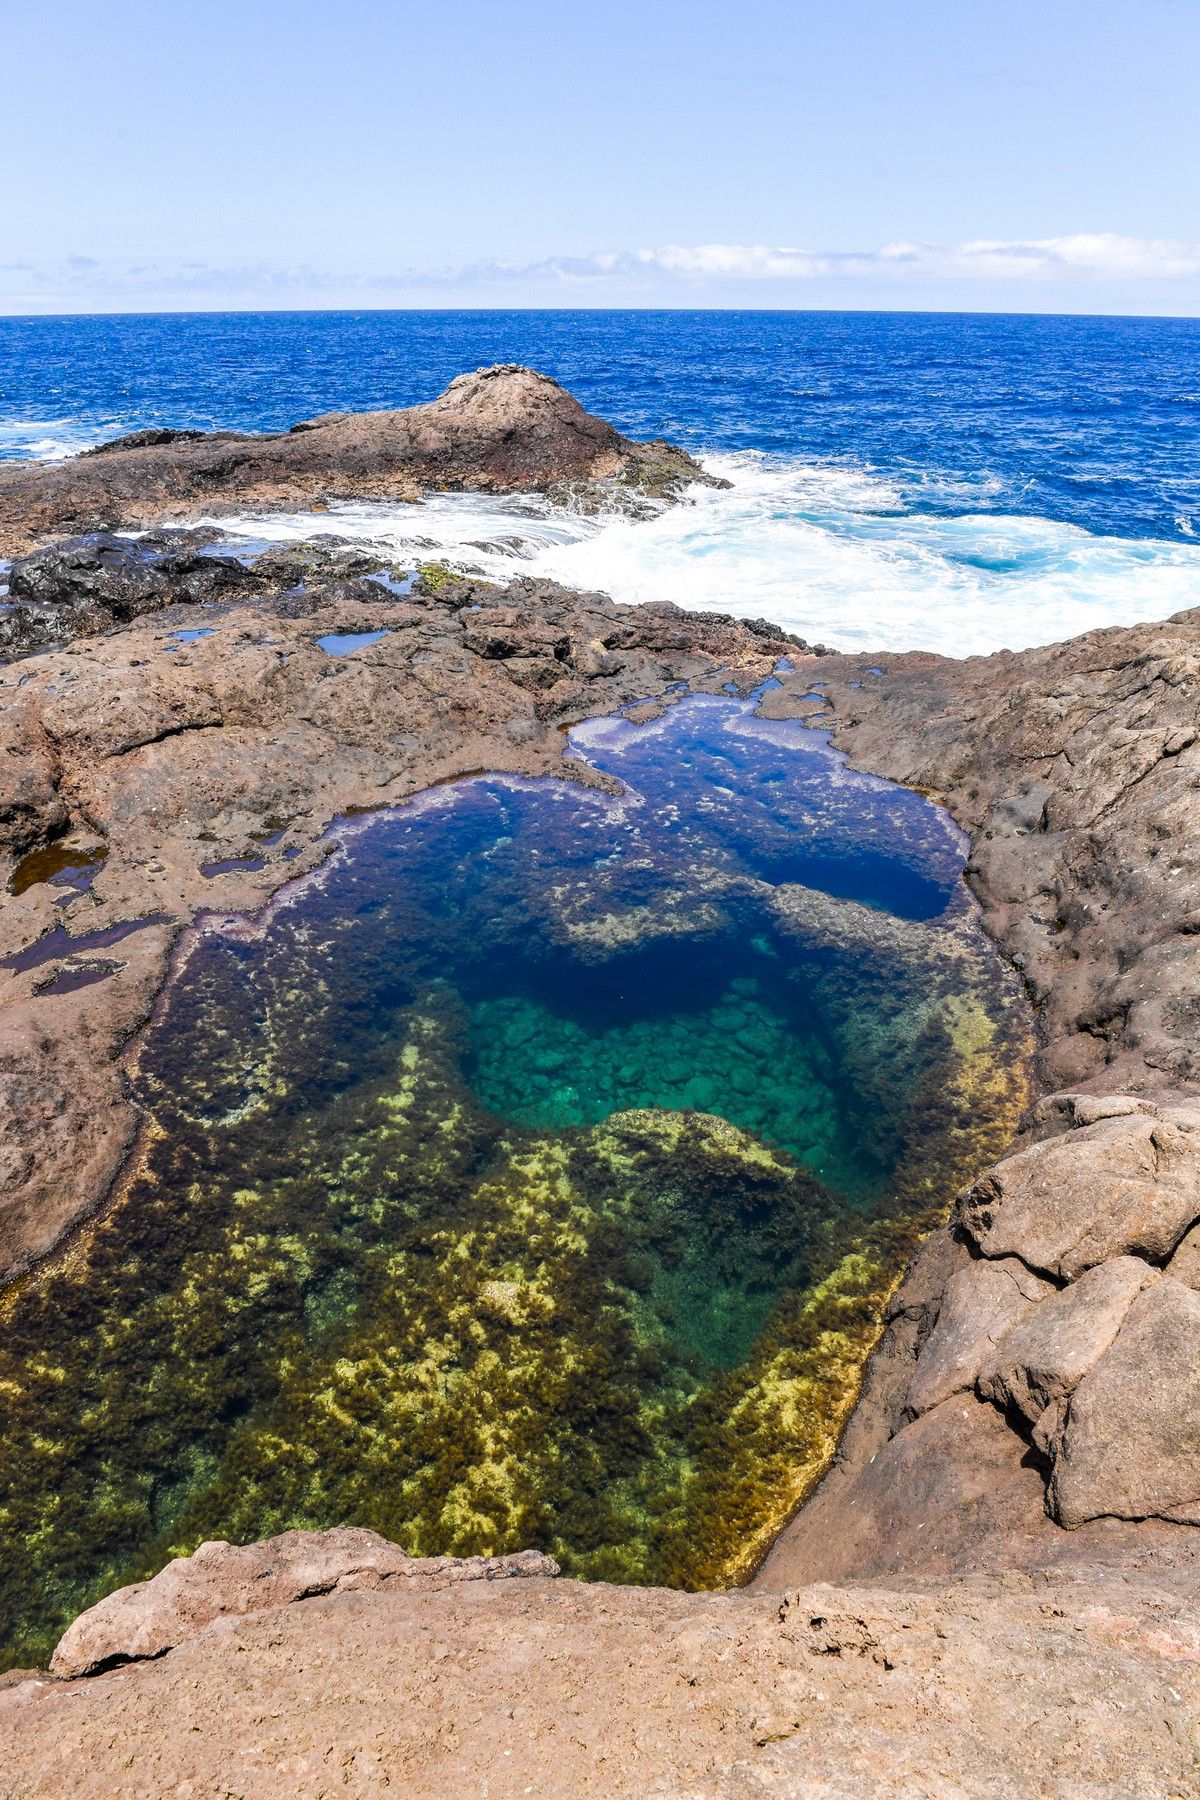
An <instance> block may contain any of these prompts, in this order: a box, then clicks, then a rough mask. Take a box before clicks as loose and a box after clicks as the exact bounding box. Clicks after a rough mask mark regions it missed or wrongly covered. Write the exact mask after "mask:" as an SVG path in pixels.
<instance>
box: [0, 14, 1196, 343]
mask: <svg viewBox="0 0 1200 1800" xmlns="http://www.w3.org/2000/svg"><path fill="white" fill-rule="evenodd" d="M0 68H3V71H4V84H3V85H4V107H3V123H2V128H0V130H2V136H0V144H2V155H3V175H2V176H0V312H8V313H20V312H85V311H117V312H120V311H138V310H175V309H184V310H194V309H200V308H216V309H224V308H236V307H260V306H267V307H289V308H290V307H309V306H314V307H330V306H406V305H418V306H422V307H430V306H442V305H445V306H526V305H531V306H781V307H794V306H799V307H872V308H892V307H915V308H949V309H952V310H973V309H986V310H1000V311H1006V312H1009V311H1051V312H1055V311H1080V312H1147V313H1176V314H1196V313H1200V123H1198V116H1197V115H1198V110H1200V109H1198V108H1197V70H1198V69H1200V0H1036V3H1035V0H822V3H821V4H810V3H808V0H790V3H783V0H737V3H736V4H729V3H728V0H722V3H720V4H718V3H716V0H688V3H687V4H683V3H681V0H605V3H604V4H603V5H598V6H595V5H594V6H587V7H576V6H572V5H570V4H569V3H567V4H564V0H554V4H549V3H546V0H487V3H486V4H483V3H480V0H422V4H420V5H413V4H409V0H338V3H337V4H332V3H331V0H286V3H284V0H171V3H170V4H167V5H164V4H163V3H162V0H153V4H151V3H150V0H107V3H106V4H104V5H97V4H96V0H41V3H40V4H32V3H31V0H0Z"/></svg>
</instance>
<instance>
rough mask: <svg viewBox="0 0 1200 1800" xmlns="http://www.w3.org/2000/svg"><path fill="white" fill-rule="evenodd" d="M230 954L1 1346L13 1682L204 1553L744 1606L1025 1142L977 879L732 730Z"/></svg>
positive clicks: (339, 864) (604, 736)
mask: <svg viewBox="0 0 1200 1800" xmlns="http://www.w3.org/2000/svg"><path fill="white" fill-rule="evenodd" d="M575 754H576V756H578V757H580V758H586V760H587V761H588V762H589V763H591V764H592V765H593V766H595V767H597V768H600V769H603V770H604V771H605V772H606V773H608V774H610V775H616V776H617V777H618V778H619V779H620V780H621V781H622V782H623V783H624V784H625V792H624V793H623V794H622V795H620V796H616V797H614V796H613V795H611V794H606V793H604V792H595V791H590V790H588V789H587V788H585V787H582V786H577V785H574V784H567V783H520V782H505V781H501V780H483V781H475V782H470V783H464V784H462V785H461V786H459V787H456V788H450V789H442V790H438V791H437V792H436V793H435V794H432V795H430V796H428V797H426V798H425V799H424V800H423V801H421V802H420V803H418V804H416V805H414V806H412V807H409V808H406V809H404V810H402V811H399V812H397V813H394V814H388V815H381V816H379V817H377V818H375V819H372V820H370V821H369V822H367V823H366V824H360V825H357V826H355V827H354V828H352V829H350V830H348V831H347V832H346V834H345V836H344V839H343V842H342V847H341V848H340V849H339V850H338V852H337V854H336V855H335V856H334V857H333V859H332V860H331V862H330V863H329V864H328V865H327V867H326V869H325V871H324V872H323V873H322V875H321V876H320V877H319V878H318V879H316V880H309V881H308V882H307V883H304V884H298V886H297V888H296V889H295V890H294V891H292V892H291V893H290V894H287V895H285V897H284V898H283V899H282V901H281V902H279V903H277V904H276V905H274V906H273V907H272V908H271V909H270V910H269V912H268V914H267V915H265V916H264V918H263V919H261V920H259V921H257V922H256V923H254V924H253V925H245V924H243V925H241V926H234V927H221V926H219V925H218V924H215V923H214V924H213V925H212V926H211V927H210V928H209V929H207V930H205V931H202V932H201V933H199V934H198V935H197V938H196V941H195V943H194V945H193V947H192V949H191V951H190V954H189V955H188V957H187V959H186V961H185V962H184V964H183V967H182V969H181V970H180V972H179V974H178V975H177V977H176V978H175V980H174V982H173V984H172V987H171V989H170V990H169V992H168V994H167V996H166V998H165V1002H164V1005H163V1006H162V1007H161V1009H160V1013H159V1016H158V1017H157V1019H156V1022H155V1024H154V1025H153V1026H152V1027H151V1028H150V1030H149V1031H148V1033H147V1034H146V1036H145V1038H144V1040H143V1042H142V1044H141V1045H140V1046H139V1048H138V1052H137V1056H136V1060H135V1062H134V1064H133V1066H132V1069H131V1074H132V1079H133V1082H134V1088H135V1092H136V1093H137V1095H138V1098H139V1100H140V1102H141V1104H142V1107H143V1109H144V1116H145V1125H144V1129H143V1133H142V1141H141V1143H140V1146H139V1149H138V1152H137V1155H136V1158H135V1159H134V1161H133V1163H132V1164H131V1166H130V1168H129V1170H128V1171H127V1173H126V1177H125V1179H124V1181H123V1183H122V1185H121V1187H120V1189H119V1191H118V1193H117V1195H116V1197H115V1199H114V1200H113V1202H112V1204H111V1205H110V1206H109V1207H108V1209H107V1210H106V1211H105V1212H104V1214H103V1215H102V1216H101V1217H99V1218H98V1219H97V1220H96V1221H95V1222H94V1223H93V1224H92V1225H91V1226H90V1227H89V1228H88V1230H87V1231H86V1232H85V1233H84V1234H83V1235H82V1236H81V1237H80V1238H79V1240H78V1241H77V1242H76V1243H75V1244H74V1245H73V1247H72V1248H71V1249H70V1251H69V1252H68V1253H67V1254H66V1255H64V1256H63V1257H62V1258H60V1259H59V1260H58V1261H57V1262H56V1263H55V1264H53V1265H52V1266H48V1267H46V1268H43V1269H41V1270H39V1271H36V1272H35V1273H34V1274H32V1275H31V1276H29V1277H26V1278H25V1279H24V1280H23V1281H22V1282H21V1283H19V1284H18V1285H17V1286H15V1287H14V1288H12V1289H10V1290H9V1291H8V1293H7V1294H6V1295H5V1296H4V1297H3V1301H2V1302H0V1308H2V1312H3V1319H2V1325H3V1335H2V1343H0V1458H2V1461H0V1578H2V1579H0V1607H2V1608H3V1612H4V1619H3V1639H4V1650H5V1657H6V1660H7V1661H9V1662H17V1663H22V1662H31V1661H37V1660H42V1659H44V1658H45V1656H46V1655H47V1653H48V1651H49V1649H50V1648H51V1647H52V1645H53V1642H54V1640H55V1638H56V1636H57V1634H58V1633H59V1632H60V1631H61V1630H62V1628H63V1626H64V1624H65V1623H66V1622H67V1621H68V1620H69V1619H70V1618H71V1617H73V1616H74V1614H75V1613H76V1612H77V1611H78V1610H79V1609H80V1608H81V1607H82V1606H85V1605H87V1604H89V1603H90V1602H91V1601H93V1600H94V1599H96V1598H97V1597H99V1596H100V1595H101V1594H103V1593H105V1592H106V1591H108V1590H109V1589H111V1588H112V1587H114V1586H116V1585H119V1584H121V1583H123V1582H126V1581H129V1580H133V1579H137V1578H138V1577H141V1576H144V1575H147V1574H149V1573H152V1572H153V1571H154V1570H155V1569H157V1568H158V1567H160V1566H161V1565H162V1563H163V1562H164V1561H165V1560H166V1559H167V1558H168V1557H170V1556H172V1555H176V1554H180V1553H183V1552H186V1551H188V1550H190V1549H192V1548H194V1546H195V1545H196V1544H197V1543H199V1542H200V1541H202V1540H203V1539H204V1538H208V1537H214V1536H221V1537H228V1538H231V1539H233V1540H235V1541H246V1540H249V1539H252V1538H255V1537H259V1536H263V1535H266V1534H268V1533H272V1532H276V1531H279V1530H282V1529H285V1528H287V1527H289V1526H310V1527H322V1526H328V1525H333V1524H347V1523H353V1524H359V1525H367V1526H371V1527H373V1528H375V1529H376V1530H378V1531H381V1532H383V1533H384V1534H386V1535H387V1536H389V1537H391V1538H393V1539H395V1540H396V1541H397V1542H398V1543H400V1544H402V1545H403V1546H404V1547H405V1548H406V1549H408V1550H410V1551H412V1552H414V1553H417V1554H425V1553H433V1552H454V1553H460V1554H469V1553H476V1552H496V1551H503V1550H513V1549H518V1548H522V1547H526V1546H534V1547H540V1548H544V1549H546V1550H549V1551H551V1552H552V1553H553V1554H554V1555H556V1556H557V1557H559V1558H560V1560H561V1561H562V1563H563V1565H564V1567H565V1568H566V1569H567V1570H568V1571H569V1572H570V1573H572V1574H576V1575H582V1576H588V1577H596V1578H603V1579H608V1580H618V1581H644V1582H660V1583H668V1584H673V1585H680V1586H686V1587H711V1586H718V1585H722V1584H725V1583H729V1582H732V1581H736V1580H737V1579H739V1578H740V1577H743V1576H744V1575H745V1574H746V1573H747V1572H748V1571H749V1570H750V1569H751V1568H752V1567H753V1565H754V1563H755V1561H756V1560H757V1558H758V1557H759V1556H760V1555H761V1553H762V1551H763V1550H764V1548H765V1546H766V1545H767V1543H768V1542H769V1541H770V1538H771V1536H772V1534H773V1533H774V1532H775V1531H777V1530H778V1528H779V1526H780V1525H781V1524H782V1523H783V1521H784V1520H785V1519H786V1518H787V1516H788V1515H789V1513H790V1512H791V1511H792V1510H793V1509H794V1507H795V1506H796V1504H797V1503H798V1502H799V1501H800V1500H801V1499H802V1498H803V1496H804V1494H805V1493H806V1492H807V1490H808V1489H809V1488H810V1487H811V1485H812V1484H813V1482H814V1481H815V1479H816V1478H817V1477H818V1475H819V1474H820V1472H821V1471H822V1469H823V1468H824V1467H825V1466H826V1464H827V1462H828V1460H829V1457H830V1456H831V1454H832V1452H833V1449H834V1447H835V1445H836V1442H837V1437H838V1434H839V1431H840V1429H841V1427H842V1425H843V1423H844V1422H845V1419H846V1416H847V1414H848V1412H849V1410H850V1408H851V1406H852V1405H853V1403H854V1399H855V1396H856V1393H857V1388H858V1384H859V1381H860V1378H861V1373H862V1368H863V1364H864V1361H865V1358H866V1356H867V1354H868V1353H869V1351H870V1349H871V1346H872V1344H873V1343H874V1341H875V1339H876V1337H877V1335H878V1332H879V1329H880V1325H881V1320H882V1316H883V1311H884V1308H885V1305H886V1302H887V1299H888V1297H889V1295H890V1293H891V1292H892V1290H893V1288H894V1286H895V1284H896V1282H897V1280H898V1278H899V1276H900V1274H901V1272H902V1270H903V1267H904V1265H905V1263H906V1261H907V1260H908V1258H909V1256H910V1254H911V1252H912V1250H913V1248H914V1246H915V1245H916V1243H917V1242H918V1241H919V1239H920V1237H921V1235H922V1234H923V1233H924V1232H925V1231H926V1230H928V1229H929V1228H930V1227H931V1225H933V1224H934V1223H935V1222H936V1221H937V1220H939V1219H940V1218H941V1217H943V1216H944V1213H945V1209H946V1207H947V1205H948V1202H949V1200H950V1198H951V1197H952V1195H953V1193H954V1191H955V1189H956V1188H957V1187H958V1186H959V1185H960V1184H961V1183H962V1182H963V1181H965V1180H967V1179H969V1177H970V1176H971V1175H972V1174H973V1173H975V1172H976V1171H977V1170H978V1169H979V1168H980V1167H981V1166H982V1165H983V1164H985V1163H986V1162H987V1161H988V1160H990V1159H991V1158H993V1157H994V1156H995V1155H997V1154H998V1153H999V1152H1000V1151H1001V1150H1002V1149H1003V1148H1004V1146H1005V1143H1006V1142H1007V1140H1008V1139H1009V1137H1010V1136H1011V1133H1012V1131H1013V1128H1014V1125H1015V1122H1016V1119H1017V1117H1018V1115H1019V1112H1020V1110H1021V1108H1022V1106H1023V1104H1024V1103H1025V1099H1026V1083H1027V1071H1028V1065H1029V1056H1030V1051H1031V1040H1030V1034H1029V1023H1028V1020H1027V1017H1026V1013H1025V1009H1024V1005H1023V1001H1022V997H1021V994H1020V991H1019V988H1018V986H1017V984H1016V982H1015V981H1014V980H1013V979H1012V978H1011V976H1010V974H1009V973H1008V972H1007V971H1006V969H1005V968H1004V966H1003V965H1002V963H1001V962H1000V960H999V958H998V957H997V956H996V954H995V952H994V950H993V948H992V947H991V946H990V944H989V943H988V942H987V940H986V939H985V938H984V937H983V935H982V933H981V932H980V931H979V928H978V925H977V923H976V920H975V916H974V913H973V909H972V906H971V903H970V901H969V899H968V897H967V895H966V893H965V890H964V889H963V888H962V885H961V882H960V880H959V873H960V870H961V864H962V841H961V839H960V838H959V837H958V834H957V833H955V832H954V830H953V828H952V827H951V826H950V824H949V822H948V821H947V820H946V819H945V817H944V815H943V814H941V813H940V812H938V811H937V809H936V808H934V807H932V806H930V805H929V803H928V802H927V801H925V800H923V799H921V798H919V797H918V796H916V795H912V794H908V793H905V792H904V791H902V790H898V789H895V788H891V787H888V786H887V785H886V784H884V783H880V782H874V781H872V780H870V778H867V777H863V776H860V775H856V774H855V773H854V772H853V771H850V770H849V769H847V768H846V766H845V765H844V763H843V762H842V760H841V759H840V758H838V757H836V756H835V755H834V754H833V753H832V752H831V751H830V750H829V749H828V746H827V745H826V744H825V742H824V740H823V739H822V738H821V737H820V736H819V735H817V734H813V733H804V732H801V731H800V730H799V729H797V728H786V727H781V726H774V725H773V726H768V725H767V724H766V722H764V721H761V720H759V719H758V718H757V717H756V715H755V713H754V709H753V706H752V705H750V704H748V703H746V702H742V701H737V700H733V699H725V698H721V699H717V700H714V699H709V700H704V701H700V700H695V699H689V700H687V701H685V702H682V703H681V704H680V705H678V706H676V707H674V708H673V709H671V710H670V711H669V712H668V713H667V714H666V715H665V717H664V718H663V719H661V720H660V721H658V722H657V723H656V724H654V725H652V726H650V727H648V728H643V729H642V730H635V729H634V728H633V727H632V726H629V725H627V724H625V723H623V722H621V721H607V722H604V723H603V724H602V725H598V726H594V727H591V728H588V729H586V730H584V731H581V732H579V733H577V734H576V739H575Z"/></svg>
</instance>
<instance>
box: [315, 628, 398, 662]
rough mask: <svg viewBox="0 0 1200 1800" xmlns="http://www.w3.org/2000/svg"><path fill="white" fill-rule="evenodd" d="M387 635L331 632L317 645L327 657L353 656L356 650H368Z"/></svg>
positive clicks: (319, 640) (320, 638)
mask: <svg viewBox="0 0 1200 1800" xmlns="http://www.w3.org/2000/svg"><path fill="white" fill-rule="evenodd" d="M387 635H388V634H387V632H386V631H331V632H329V633H327V635H326V636H325V637H319V638H318V639H317V644H318V647H319V648H320V649H322V650H323V651H324V652H325V654H326V656H353V655H354V652H355V651H356V650H368V649H369V648H370V647H371V645H372V644H378V643H380V642H381V640H382V639H383V638H385V637H386V636H387Z"/></svg>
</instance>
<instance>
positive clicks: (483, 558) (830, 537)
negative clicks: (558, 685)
mask: <svg viewBox="0 0 1200 1800" xmlns="http://www.w3.org/2000/svg"><path fill="white" fill-rule="evenodd" d="M705 465H706V467H707V468H709V469H710V470H711V471H712V472H713V473H714V474H719V475H723V476H725V477H726V478H727V479H728V480H729V481H731V482H732V484H733V485H732V487H731V488H730V489H728V490H715V489H709V488H694V489H692V490H691V491H690V492H689V494H688V496H687V498H686V500H685V502H684V504H682V505H679V506H674V507H667V508H664V509H663V510H662V511H661V512H659V513H657V514H656V515H655V516H654V517H653V518H651V519H647V520H642V521H634V520H630V519H627V518H624V517H621V516H613V515H601V516H600V517H596V518H584V517H581V516H579V515H576V514H572V513H566V512H563V511H561V510H560V509H558V508H554V507H551V506H549V505H548V504H546V503H545V502H543V501H541V500H540V499H538V498H536V497H529V496H520V497H514V498H500V499H497V498H490V497H486V496H478V495H466V494H447V495H436V496H433V497H432V498H430V499H429V500H427V501H424V502H423V503H422V504H420V505H419V506H381V505H355V506H351V505H345V506H334V507H331V508H330V510H329V511H328V512H327V513H324V514H321V515H319V516H317V517H314V516H313V514H311V513H302V514H289V515H282V516H281V515H277V514H276V515H269V516H255V515H251V514H247V515H245V516H243V517H242V518H240V519H239V520H237V521H235V522H234V526H233V528H234V529H235V530H237V531H240V532H242V533H243V534H245V535H247V536H251V537H255V538H262V537H269V538H271V539H275V540H279V539H288V540H295V539H298V538H302V537H310V536H312V535H313V534H314V533H315V532H334V533H336V534H338V535H340V536H344V537H347V538H352V539H354V540H356V541H363V542H373V543H376V544H379V545H383V546H386V547H387V548H388V550H389V552H390V553H391V554H392V555H394V556H395V557H396V558H397V559H398V560H400V561H404V562H407V563H410V564H411V563H415V562H419V561H434V560H442V561H448V562H450V563H452V564H453V565H454V566H456V567H460V568H464V569H471V570H474V571H477V572H479V573H481V574H484V575H488V576H490V577H492V578H494V579H501V580H503V579H508V578H510V577H511V576H513V575H514V574H518V573H526V574H532V575H540V576H549V577H553V578H554V579H556V580H559V581H563V582H566V583H568V584H569V585H571V586H573V587H580V588H600V589H603V590H604V591H606V592H607V593H609V594H611V595H612V596H613V597H614V598H615V599H617V600H622V601H638V600H673V601H675V602H676V603H677V604H679V605H681V606H686V607H690V608H712V609H715V610H717V611H721V612H731V613H736V614H739V615H742V616H745V617H765V618H768V619H772V620H774V621H775V622H776V623H777V624H779V625H782V626H783V627H785V629H787V630H789V631H794V632H796V633H798V634H799V635H800V636H802V637H805V638H808V639H810V640H813V641H816V640H820V641H823V642H825V643H829V644H833V645H836V646H837V647H838V648H840V649H847V650H852V649H865V648H870V649H880V650H937V651H941V652H943V653H944V654H948V655H951V656H966V655H970V654H973V653H977V652H983V651H989V650H996V649H1001V648H1008V649H1012V650H1018V649H1023V648H1025V647H1026V646H1028V645H1031V644H1045V643H1052V642H1054V641H1056V640H1057V639H1060V638H1065V637H1071V636H1074V635H1075V634H1077V633H1079V632H1082V631H1087V630H1090V629H1093V628H1094V627H1096V626H1100V625H1128V624H1132V623H1134V622H1135V621H1137V620H1143V619H1161V618H1166V617H1167V616H1169V615H1170V614H1171V613H1173V612H1178V611H1180V610H1182V609H1183V608H1184V607H1187V606H1195V605H1200V545H1195V546H1194V545H1192V544H1187V543H1171V542H1168V541H1165V540H1159V539H1129V538H1118V537H1100V536H1097V535H1094V534H1092V533H1090V532H1087V531H1084V530H1082V529H1080V528H1079V527H1077V526H1072V525H1063V524H1059V523H1057V522H1056V521H1053V520H1050V519H1044V518H1039V517H1036V516H1031V515H1022V514H1015V513H1011V514H1010V513H988V512H980V511H972V510H971V506H972V505H974V506H978V505H979V504H980V501H981V500H983V499H985V498H986V495H987V490H986V489H980V488H976V489H974V490H970V489H962V488H961V484H960V488H959V489H956V491H955V493H954V495H953V496H952V497H951V496H950V495H948V494H946V493H944V492H942V491H940V490H938V491H937V492H936V494H935V492H934V488H933V484H931V483H926V484H922V483H920V482H916V481H914V482H912V483H904V484H902V483H900V482H899V481H896V480H893V479H888V478H885V477H881V476H878V475H875V474H873V473H872V472H870V471H869V470H865V469H862V468H859V467H855V466H852V465H849V464H847V465H842V464H829V463H814V462H804V461H801V460H798V459H784V458H767V457H762V456H757V455H750V454H743V455H738V456H714V457H710V458H706V459H705ZM951 498H952V499H953V501H956V502H959V503H961V504H962V506H963V510H962V511H961V512H954V513H951V514H947V513H945V512H944V511H942V512H938V513H932V512H920V511H916V510H914V507H917V506H920V505H921V504H930V503H931V502H932V501H933V500H934V499H936V502H937V504H938V505H939V506H941V507H942V508H944V507H945V506H946V504H947V501H948V500H949V499H951ZM223 523H225V524H228V523H229V522H228V521H223Z"/></svg>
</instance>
